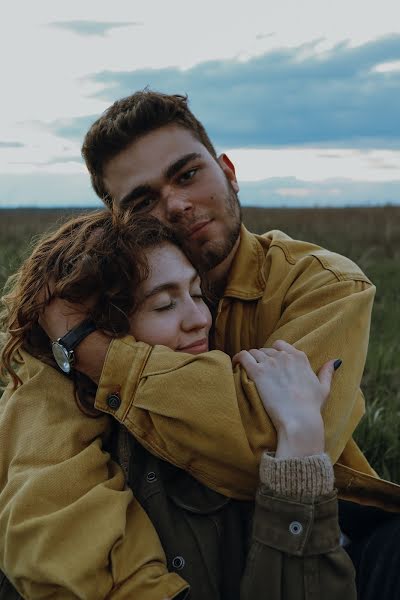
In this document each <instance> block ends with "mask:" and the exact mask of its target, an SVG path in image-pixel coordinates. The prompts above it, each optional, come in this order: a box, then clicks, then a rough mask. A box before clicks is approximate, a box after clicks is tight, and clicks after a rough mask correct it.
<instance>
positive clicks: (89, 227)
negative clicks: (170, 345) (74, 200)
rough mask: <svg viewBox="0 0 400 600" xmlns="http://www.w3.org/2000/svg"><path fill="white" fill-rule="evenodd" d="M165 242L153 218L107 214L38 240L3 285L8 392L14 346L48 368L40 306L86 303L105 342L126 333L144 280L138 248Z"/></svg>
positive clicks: (167, 237) (2, 364)
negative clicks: (59, 300) (54, 301)
mask: <svg viewBox="0 0 400 600" xmlns="http://www.w3.org/2000/svg"><path fill="white" fill-rule="evenodd" d="M165 242H171V243H173V244H176V243H177V241H176V239H175V236H174V234H173V232H172V231H170V230H169V229H167V228H166V227H165V226H163V225H162V224H161V223H160V222H159V221H158V220H157V219H155V218H153V217H140V218H138V217H134V216H132V215H131V214H130V213H129V212H124V213H123V214H122V213H121V214H118V215H116V214H111V212H110V211H108V210H101V211H96V212H90V213H86V214H83V215H81V216H79V217H76V218H73V219H71V220H69V221H68V222H67V223H65V224H64V225H62V227H60V228H59V229H58V230H57V231H56V232H55V233H52V234H51V235H48V236H46V237H44V238H42V240H41V241H40V242H39V243H38V244H37V246H36V247H35V249H34V250H33V252H32V254H31V256H30V257H29V258H28V259H27V260H26V261H25V262H24V263H23V264H22V266H21V267H20V269H19V270H18V272H17V273H16V274H15V275H13V276H12V277H11V278H10V279H9V281H8V283H7V284H6V290H7V292H6V294H5V295H4V297H3V298H2V302H3V309H2V312H1V314H0V328H1V329H2V330H3V331H4V332H5V343H4V345H3V348H2V351H1V355H0V368H1V373H2V375H3V376H6V377H9V378H11V380H12V382H13V385H14V388H15V387H17V386H18V385H20V384H21V383H22V382H21V380H20V378H19V377H18V374H17V372H16V370H15V366H16V365H17V364H18V363H19V362H21V356H20V352H19V351H20V350H21V349H24V350H26V351H28V352H29V353H30V354H32V355H34V356H36V357H37V358H39V359H41V360H44V361H45V362H47V363H50V364H51V365H53V366H55V362H54V359H53V356H52V353H51V345H50V340H49V339H48V337H47V335H46V334H45V332H44V331H43V329H42V328H41V327H40V325H39V317H40V314H41V312H42V310H43V308H44V307H45V306H46V305H47V304H49V303H50V302H51V300H52V298H55V297H59V298H63V299H65V300H68V301H70V302H73V303H76V302H78V303H79V302H83V301H87V300H89V299H90V301H91V302H90V306H91V307H92V308H91V309H90V312H89V315H88V316H90V317H91V318H92V319H93V320H94V321H95V323H96V325H97V327H98V329H101V330H103V331H104V332H106V333H109V334H110V335H111V336H112V337H117V336H122V335H126V334H127V333H128V332H129V315H130V314H131V313H132V311H133V310H134V309H135V305H136V297H135V292H136V289H137V286H138V284H139V283H140V282H141V281H143V280H144V279H145V278H146V277H147V276H148V264H147V260H146V253H145V250H146V248H149V247H153V246H157V245H159V244H162V243H165Z"/></svg>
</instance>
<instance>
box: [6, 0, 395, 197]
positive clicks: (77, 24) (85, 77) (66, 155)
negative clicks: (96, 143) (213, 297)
mask: <svg viewBox="0 0 400 600" xmlns="http://www.w3.org/2000/svg"><path fill="white" fill-rule="evenodd" d="M2 8H3V10H2V19H1V21H0V76H1V103H0V107H1V108H0V207H16V206H60V207H61V206H93V207H95V206H100V205H101V202H100V200H99V199H98V198H97V196H96V195H95V194H94V192H93V191H92V189H91V187H90V182H89V177H88V174H87V171H86V168H85V166H84V163H83V161H82V159H81V156H80V147H81V143H82V140H83V136H84V134H85V132H86V130H87V129H88V127H89V126H90V124H91V123H93V122H94V121H95V120H96V118H98V117H99V116H100V114H101V113H102V112H103V111H104V110H105V109H106V108H107V107H108V106H109V105H110V104H112V102H114V101H115V100H116V99H118V98H121V97H123V96H127V95H129V94H130V93H133V92H134V91H136V90H138V89H143V88H144V87H146V86H148V87H150V88H151V89H154V90H159V91H163V92H167V93H180V94H188V96H189V101H190V107H191V109H192V110H193V112H194V113H195V114H196V116H197V117H198V118H199V119H200V120H201V121H202V122H203V124H204V125H205V127H206V129H207V131H208V133H209V135H210V137H211V139H212V141H213V142H214V144H215V146H216V148H217V150H218V152H226V153H227V154H228V155H229V157H230V158H231V160H233V162H234V163H235V166H236V173H237V175H238V179H239V183H240V188H241V192H240V199H241V202H242V204H244V205H253V206H265V207H268V206H347V205H360V204H361V205H376V204H378V205H379V204H387V203H391V204H400V4H399V3H398V0H380V1H379V2H377V1H376V0H363V1H362V2H361V1H359V0H346V1H343V0H335V2H332V0H329V1H326V0H295V1H290V0H273V1H272V0H262V1H259V0H246V2H240V3H239V2H237V1H235V0H219V1H218V2H216V1H215V0H202V2H201V3H188V2H184V1H183V0H168V2H165V1H164V0H153V2H143V1H142V2H135V1H134V0H131V1H130V2H128V1H127V0H126V1H125V0H124V1H120V0H113V2H103V1H102V0H97V1H92V0H80V1H76V0H69V1H68V2H65V1H64V2H60V1H57V0H50V1H45V0H35V2H28V0H25V2H22V1H21V0H12V1H11V0H3V2H2Z"/></svg>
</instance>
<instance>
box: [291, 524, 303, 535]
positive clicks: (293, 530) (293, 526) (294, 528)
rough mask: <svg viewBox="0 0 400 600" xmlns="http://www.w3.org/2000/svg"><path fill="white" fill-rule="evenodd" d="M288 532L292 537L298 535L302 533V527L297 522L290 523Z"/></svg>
mask: <svg viewBox="0 0 400 600" xmlns="http://www.w3.org/2000/svg"><path fill="white" fill-rule="evenodd" d="M289 531H290V533H291V534H292V535H300V534H301V533H302V532H303V525H302V524H301V523H299V522H298V521H292V522H291V523H290V525H289Z"/></svg>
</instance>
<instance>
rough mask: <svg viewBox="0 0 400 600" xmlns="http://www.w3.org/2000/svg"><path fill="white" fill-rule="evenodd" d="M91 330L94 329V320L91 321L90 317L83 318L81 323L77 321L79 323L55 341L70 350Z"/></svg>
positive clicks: (91, 331)
mask: <svg viewBox="0 0 400 600" xmlns="http://www.w3.org/2000/svg"><path fill="white" fill-rule="evenodd" d="M93 331H96V325H95V323H94V321H92V319H85V320H84V321H82V323H79V325H75V327H73V328H72V329H70V330H69V331H68V332H67V333H66V334H65V335H64V336H63V337H62V338H59V339H58V340H57V341H58V342H59V343H60V344H62V345H63V346H64V348H65V349H66V350H68V351H70V350H73V349H74V348H76V347H77V345H78V344H80V342H81V341H82V340H84V339H85V337H86V336H88V335H89V333H93Z"/></svg>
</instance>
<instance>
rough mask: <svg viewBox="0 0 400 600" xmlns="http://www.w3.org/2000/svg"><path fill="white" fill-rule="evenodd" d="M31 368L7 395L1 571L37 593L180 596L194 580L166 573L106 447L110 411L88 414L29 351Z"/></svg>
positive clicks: (2, 405) (1, 419)
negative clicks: (21, 383) (188, 580)
mask: <svg viewBox="0 0 400 600" xmlns="http://www.w3.org/2000/svg"><path fill="white" fill-rule="evenodd" d="M25 366H26V367H27V368H28V371H29V373H28V374H26V373H25V377H24V380H25V382H24V383H23V385H22V386H20V387H19V388H18V389H17V390H16V391H14V392H11V391H10V390H6V392H5V393H4V395H3V397H2V398H1V400H0V447H1V453H0V569H1V570H2V571H3V572H4V573H5V574H6V575H7V577H8V578H9V579H10V581H11V582H12V584H13V585H14V586H15V588H16V589H17V590H18V592H19V593H20V594H21V595H22V597H23V598H26V599H29V600H36V599H39V598H40V599H42V598H50V597H52V598H57V599H58V600H64V599H65V600H67V599H68V600H70V599H77V598H80V599H85V600H100V599H101V598H106V597H107V598H110V599H111V598H112V599H113V600H120V599H121V600H122V599H125V598H136V597H138V598H139V597H140V598H143V599H147V600H152V598H154V595H153V593H154V590H156V591H157V592H158V594H159V596H160V598H161V597H171V598H173V597H176V595H177V594H178V593H179V592H180V591H182V590H183V589H186V588H187V587H188V586H187V584H186V583H185V582H184V581H183V580H182V579H181V578H180V577H178V576H177V575H176V574H175V573H168V572H167V568H166V562H165V555H164V552H163V549H162V547H161V544H160V541H159V538H158V536H157V534H156V532H155V530H154V527H153V525H152V524H151V522H150V520H149V519H148V517H147V515H146V513H145V512H144V510H143V509H142V508H141V506H140V505H139V503H138V502H137V501H136V500H135V498H134V497H133V495H132V492H131V491H130V490H128V489H126V487H125V478H124V475H123V473H122V470H121V468H120V467H119V466H118V465H117V464H116V463H114V462H113V461H111V460H110V455H109V454H108V452H106V451H105V449H104V448H103V439H104V438H107V437H108V435H109V433H110V419H109V417H108V416H107V415H105V416H101V417H100V418H97V419H95V418H89V417H86V416H85V415H84V414H83V413H81V412H80V410H79V409H78V407H77V406H76V404H75V400H74V396H73V393H72V386H71V382H70V381H68V380H67V379H66V378H65V377H64V376H62V375H61V374H58V373H57V372H56V371H55V369H52V368H51V367H48V366H47V365H44V364H42V363H40V362H39V361H37V360H35V359H33V358H31V359H29V357H27V362H26V365H25ZM139 540H140V543H139ZM150 584H151V585H150ZM4 585H5V584H4ZM149 588H150V589H149Z"/></svg>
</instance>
